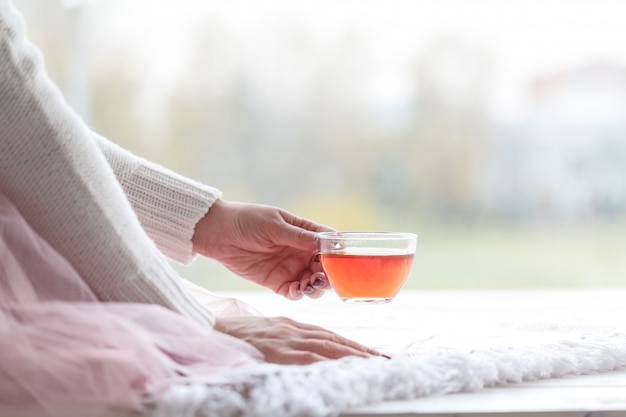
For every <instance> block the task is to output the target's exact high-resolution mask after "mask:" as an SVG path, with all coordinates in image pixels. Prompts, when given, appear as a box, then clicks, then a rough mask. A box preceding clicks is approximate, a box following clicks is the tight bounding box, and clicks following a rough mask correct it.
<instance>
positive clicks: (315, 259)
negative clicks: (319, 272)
mask: <svg viewBox="0 0 626 417" xmlns="http://www.w3.org/2000/svg"><path fill="white" fill-rule="evenodd" d="M313 260H314V261H315V262H319V261H320V254H319V253H316V254H315V256H314V257H313Z"/></svg>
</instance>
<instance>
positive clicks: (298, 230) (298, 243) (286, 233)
mask: <svg viewBox="0 0 626 417" xmlns="http://www.w3.org/2000/svg"><path fill="white" fill-rule="evenodd" d="M280 215H281V217H282V218H283V220H284V221H285V223H286V224H285V227H282V228H280V233H279V237H278V238H279V240H280V242H277V243H280V244H283V245H286V246H292V247H296V248H300V249H307V250H311V251H312V250H315V234H316V233H318V232H327V231H332V230H333V229H331V228H329V227H326V226H323V225H321V224H317V223H314V222H312V221H310V220H307V219H304V218H302V217H298V216H294V215H293V214H291V213H289V212H285V211H282V210H281V212H280Z"/></svg>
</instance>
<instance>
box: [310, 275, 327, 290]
mask: <svg viewBox="0 0 626 417" xmlns="http://www.w3.org/2000/svg"><path fill="white" fill-rule="evenodd" d="M325 286H326V280H325V279H324V278H320V277H317V278H315V281H313V288H317V289H322V288H324V287H325Z"/></svg>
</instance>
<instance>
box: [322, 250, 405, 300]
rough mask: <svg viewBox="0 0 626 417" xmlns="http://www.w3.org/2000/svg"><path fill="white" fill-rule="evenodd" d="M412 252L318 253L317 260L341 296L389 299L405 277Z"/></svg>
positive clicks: (346, 297) (396, 291) (345, 297)
mask: <svg viewBox="0 0 626 417" xmlns="http://www.w3.org/2000/svg"><path fill="white" fill-rule="evenodd" d="M413 256H414V255H413V254H400V255H397V254H387V255H363V254H343V253H342V254H337V253H330V254H320V262H321V264H322V268H323V269H324V272H325V273H326V276H327V277H328V279H329V280H330V282H331V284H332V285H333V288H334V289H335V291H336V292H337V294H338V295H339V296H340V297H341V298H343V299H366V300H367V299H371V300H379V299H380V300H390V299H392V298H393V297H394V296H395V295H396V294H397V293H398V291H400V288H401V287H402V285H403V284H404V282H405V281H406V278H407V277H408V275H409V272H410V270H411V265H412V264H413Z"/></svg>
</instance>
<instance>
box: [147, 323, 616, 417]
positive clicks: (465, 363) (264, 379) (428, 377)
mask: <svg viewBox="0 0 626 417" xmlns="http://www.w3.org/2000/svg"><path fill="white" fill-rule="evenodd" d="M545 334H546V333H543V335H544V336H545ZM554 336H555V341H554V342H548V343H546V342H545V337H544V340H542V341H541V342H540V343H534V344H533V343H532V342H531V343H530V344H522V345H518V346H506V345H505V346H500V347H495V348H480V349H472V350H464V349H458V348H447V347H441V346H439V347H436V346H435V347H426V346H422V347H420V348H419V349H416V350H411V351H404V352H400V353H398V354H397V355H396V356H395V357H394V358H393V359H385V358H382V357H377V358H371V359H362V358H344V359H341V360H337V361H327V362H320V363H316V364H313V365H308V366H278V365H269V364H267V365H260V366H254V367H252V368H245V369H243V368H240V369H237V370H233V371H232V372H229V373H227V374H222V375H220V376H219V377H210V378H203V379H196V380H193V381H189V382H186V383H184V384H177V385H174V386H172V387H171V388H170V389H169V391H168V392H167V393H166V394H165V396H164V397H163V398H162V399H161V400H160V401H159V403H158V404H156V405H155V408H154V409H153V413H152V415H153V416H155V417H172V416H176V417H209V416H210V417H257V416H258V417H261V416H281V417H296V416H297V417H331V416H337V415H339V414H340V413H341V412H342V411H344V410H347V409H349V408H350V407H356V406H363V405H367V404H373V403H378V402H382V401H389V400H407V399H414V398H419V397H425V396H432V395H444V394H450V393H456V392H464V391H476V390H480V389H482V388H486V387H492V386H496V385H504V384H509V383H518V382H522V381H532V380H538V379H546V378H557V377H563V376H566V375H584V374H592V373H598V372H605V371H610V370H617V369H622V368H626V333H621V332H613V333H608V334H607V333H605V334H604V335H597V334H596V335H595V336H580V337H577V338H571V339H567V340H558V339H556V337H559V336H558V334H554ZM561 336H562V335H561ZM531 339H532V338H531ZM535 342H536V340H535Z"/></svg>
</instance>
